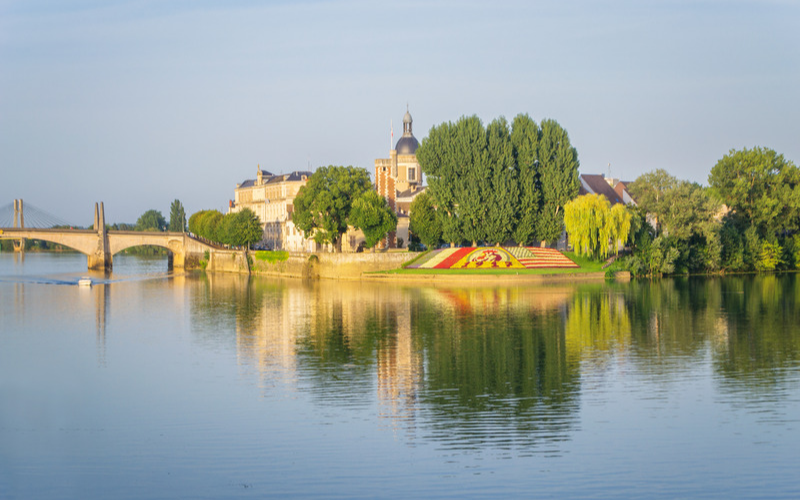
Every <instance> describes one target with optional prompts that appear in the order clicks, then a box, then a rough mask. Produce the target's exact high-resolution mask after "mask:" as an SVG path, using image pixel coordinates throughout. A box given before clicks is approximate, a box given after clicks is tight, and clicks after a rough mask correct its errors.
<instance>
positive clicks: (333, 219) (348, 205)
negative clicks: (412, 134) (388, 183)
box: [293, 165, 372, 251]
mask: <svg viewBox="0 0 800 500" xmlns="http://www.w3.org/2000/svg"><path fill="white" fill-rule="evenodd" d="M371 189H372V183H371V181H370V178H369V173H368V172H367V171H366V170H364V169H363V168H355V167H341V166H332V165H331V166H328V167H320V168H319V169H317V171H316V172H314V174H313V175H311V177H310V178H309V179H308V183H307V184H306V185H305V186H303V187H301V188H300V191H299V192H298V193H297V196H296V197H295V199H294V213H293V221H294V224H295V226H297V227H298V228H299V229H300V230H301V231H303V234H304V235H305V237H306V238H310V237H313V238H314V241H316V242H317V243H319V244H325V243H330V244H333V245H334V246H336V247H337V250H339V251H341V236H342V234H344V233H345V231H347V226H348V223H349V218H350V211H351V209H352V205H353V202H354V201H355V200H356V199H357V198H358V197H359V196H360V195H361V194H362V193H364V192H365V191H369V190H371Z"/></svg>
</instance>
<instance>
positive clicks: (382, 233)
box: [349, 190, 397, 251]
mask: <svg viewBox="0 0 800 500" xmlns="http://www.w3.org/2000/svg"><path fill="white" fill-rule="evenodd" d="M349 220H350V225H352V226H353V227H355V228H357V229H361V231H363V232H364V238H365V240H366V245H367V248H372V249H373V251H374V247H375V245H377V244H378V242H379V241H381V240H382V239H383V238H385V237H386V235H387V234H388V233H389V232H390V231H395V230H396V229H397V214H395V213H394V210H392V208H391V207H390V206H389V204H388V203H387V202H386V198H384V197H383V196H381V195H379V194H378V193H377V192H375V191H373V190H369V191H364V193H362V194H361V196H359V197H358V198H356V199H355V201H353V207H352V209H351V210H350V219H349Z"/></svg>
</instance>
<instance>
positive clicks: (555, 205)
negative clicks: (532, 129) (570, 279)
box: [537, 119, 580, 241]
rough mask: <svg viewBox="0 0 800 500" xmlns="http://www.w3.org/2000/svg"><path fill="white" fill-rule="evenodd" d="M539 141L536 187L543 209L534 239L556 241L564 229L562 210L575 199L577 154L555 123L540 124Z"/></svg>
mask: <svg viewBox="0 0 800 500" xmlns="http://www.w3.org/2000/svg"><path fill="white" fill-rule="evenodd" d="M541 129H542V135H541V139H540V141H539V154H538V159H539V185H540V188H541V192H542V209H541V211H540V214H539V220H538V227H537V236H538V237H539V238H540V239H541V240H545V241H556V240H557V239H558V237H559V236H561V232H562V231H563V229H564V206H565V205H566V204H567V202H569V201H570V200H572V199H573V198H575V197H576V196H578V191H579V190H580V179H579V176H578V167H579V166H580V163H579V162H578V150H576V149H575V148H574V147H572V144H571V143H570V141H569V135H568V134H567V131H566V130H565V129H564V128H563V127H562V126H561V125H559V124H558V122H556V121H555V120H549V119H548V120H542V125H541Z"/></svg>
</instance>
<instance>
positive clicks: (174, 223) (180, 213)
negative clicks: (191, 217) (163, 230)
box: [169, 200, 186, 233]
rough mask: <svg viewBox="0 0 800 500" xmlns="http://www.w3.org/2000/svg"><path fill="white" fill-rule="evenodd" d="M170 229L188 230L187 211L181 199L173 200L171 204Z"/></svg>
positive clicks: (178, 231) (180, 231) (177, 231)
mask: <svg viewBox="0 0 800 500" xmlns="http://www.w3.org/2000/svg"><path fill="white" fill-rule="evenodd" d="M169 230H170V231H172V232H176V233H182V232H184V231H186V211H185V210H184V209H183V204H181V202H180V201H179V200H175V201H173V202H172V205H171V206H170V210H169Z"/></svg>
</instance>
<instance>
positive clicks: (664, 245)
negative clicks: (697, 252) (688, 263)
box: [625, 236, 680, 276]
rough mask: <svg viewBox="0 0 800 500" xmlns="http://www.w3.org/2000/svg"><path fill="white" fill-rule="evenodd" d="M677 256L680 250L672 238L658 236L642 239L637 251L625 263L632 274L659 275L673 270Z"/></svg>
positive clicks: (670, 272)
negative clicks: (651, 238)
mask: <svg viewBox="0 0 800 500" xmlns="http://www.w3.org/2000/svg"><path fill="white" fill-rule="evenodd" d="M679 257H680V251H679V250H678V248H676V246H675V241H674V239H670V238H669V237H666V236H658V237H657V238H655V239H653V240H650V239H645V240H644V241H642V242H641V243H640V245H639V248H638V251H637V252H636V253H634V254H633V255H631V256H630V257H628V258H627V259H626V261H625V265H626V267H627V268H628V270H629V271H630V272H631V274H633V275H634V276H661V275H664V274H672V273H673V272H675V264H676V262H677V261H678V258H679Z"/></svg>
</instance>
